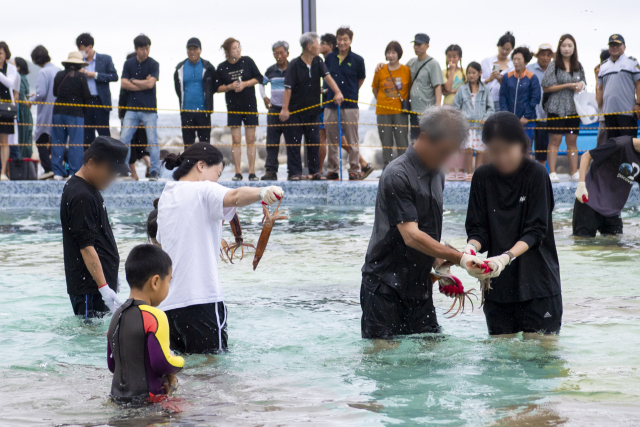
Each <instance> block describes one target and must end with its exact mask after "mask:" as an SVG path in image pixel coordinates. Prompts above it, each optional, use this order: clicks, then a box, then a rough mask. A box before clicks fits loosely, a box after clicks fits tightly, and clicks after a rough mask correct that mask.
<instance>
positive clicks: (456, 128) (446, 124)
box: [420, 105, 469, 143]
mask: <svg viewBox="0 0 640 427" xmlns="http://www.w3.org/2000/svg"><path fill="white" fill-rule="evenodd" d="M420 132H424V133H426V134H427V136H428V137H429V139H430V140H432V141H440V140H443V139H445V138H447V137H450V138H453V139H455V140H456V141H458V142H459V143H463V142H464V141H465V140H466V139H467V138H468V137H469V123H467V118H466V117H465V115H464V114H462V111H461V110H459V109H457V108H454V107H452V106H450V105H444V106H442V107H438V106H435V105H434V106H431V107H428V108H427V109H426V110H424V113H423V114H422V117H420Z"/></svg>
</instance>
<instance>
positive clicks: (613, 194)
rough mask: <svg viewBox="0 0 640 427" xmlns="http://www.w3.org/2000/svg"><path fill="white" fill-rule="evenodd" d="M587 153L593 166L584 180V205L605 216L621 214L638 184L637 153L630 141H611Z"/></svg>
mask: <svg viewBox="0 0 640 427" xmlns="http://www.w3.org/2000/svg"><path fill="white" fill-rule="evenodd" d="M589 154H591V158H593V163H591V169H589V171H588V172H587V177H586V180H585V183H586V185H587V191H588V192H589V201H588V202H587V205H589V206H590V207H591V208H593V210H595V211H596V212H598V213H599V214H601V215H604V216H614V215H620V212H621V211H622V208H624V205H625V203H626V202H627V199H628V198H629V193H630V192H631V188H632V187H633V183H634V182H639V183H640V153H638V152H637V151H636V150H635V148H634V147H633V138H631V137H630V136H620V137H618V138H612V139H610V140H609V141H607V142H606V144H602V145H601V146H599V147H596V148H594V149H593V150H589Z"/></svg>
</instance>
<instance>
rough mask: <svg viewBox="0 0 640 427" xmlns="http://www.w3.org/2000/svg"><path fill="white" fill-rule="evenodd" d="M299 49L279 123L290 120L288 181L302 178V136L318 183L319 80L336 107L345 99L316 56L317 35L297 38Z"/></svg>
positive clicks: (289, 73) (288, 74)
mask: <svg viewBox="0 0 640 427" xmlns="http://www.w3.org/2000/svg"><path fill="white" fill-rule="evenodd" d="M300 46H302V55H300V56H299V57H297V58H295V59H293V60H292V61H291V63H290V64H289V67H288V68H287V72H286V75H285V77H284V88H285V90H284V96H283V99H282V111H281V112H280V121H281V122H286V121H287V120H289V126H287V130H286V133H285V141H286V143H287V166H288V169H289V171H288V174H289V180H291V181H299V180H300V179H301V178H302V160H301V158H300V147H301V145H302V136H303V135H304V139H305V144H307V162H308V166H309V174H310V175H311V176H312V179H313V180H321V179H324V177H323V176H322V173H321V172H322V171H320V158H319V156H318V151H319V148H320V132H319V130H320V128H319V125H320V124H319V123H318V116H319V115H320V102H321V101H320V100H321V96H322V84H321V82H320V80H321V79H322V78H324V81H325V82H326V83H327V85H328V86H329V87H330V88H331V89H332V90H333V91H334V92H335V97H334V101H335V103H336V104H340V103H341V102H342V101H343V100H344V96H342V92H340V89H339V88H338V85H337V84H336V82H335V81H334V80H333V78H331V76H330V75H329V70H327V66H326V65H325V63H324V61H323V60H322V58H320V56H319V55H320V45H319V44H318V34H316V33H304V34H303V35H302V37H300ZM291 112H293V114H291Z"/></svg>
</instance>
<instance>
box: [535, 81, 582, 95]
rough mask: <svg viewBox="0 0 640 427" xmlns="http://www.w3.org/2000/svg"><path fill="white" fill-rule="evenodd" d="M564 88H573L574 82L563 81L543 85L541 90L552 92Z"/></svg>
mask: <svg viewBox="0 0 640 427" xmlns="http://www.w3.org/2000/svg"><path fill="white" fill-rule="evenodd" d="M565 89H571V90H573V89H575V83H565V84H563V85H553V86H545V87H543V88H542V91H543V92H544V93H553V92H559V91H561V90H565Z"/></svg>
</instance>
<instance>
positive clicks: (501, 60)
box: [482, 31, 516, 111]
mask: <svg viewBox="0 0 640 427" xmlns="http://www.w3.org/2000/svg"><path fill="white" fill-rule="evenodd" d="M515 46H516V38H515V37H514V36H513V34H512V33H511V32H510V31H507V32H506V33H504V34H503V35H502V37H500V39H499V40H498V54H497V55H495V56H490V57H489V58H485V59H483V60H482V82H483V83H484V84H485V85H487V87H488V88H489V90H490V91H491V95H492V98H493V107H494V108H495V111H500V102H498V101H499V99H500V84H501V83H502V76H504V74H505V73H506V72H507V71H510V70H512V69H513V62H512V61H511V60H510V59H509V54H510V53H511V51H512V50H513V48H514V47H515ZM498 70H499V71H498Z"/></svg>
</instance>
